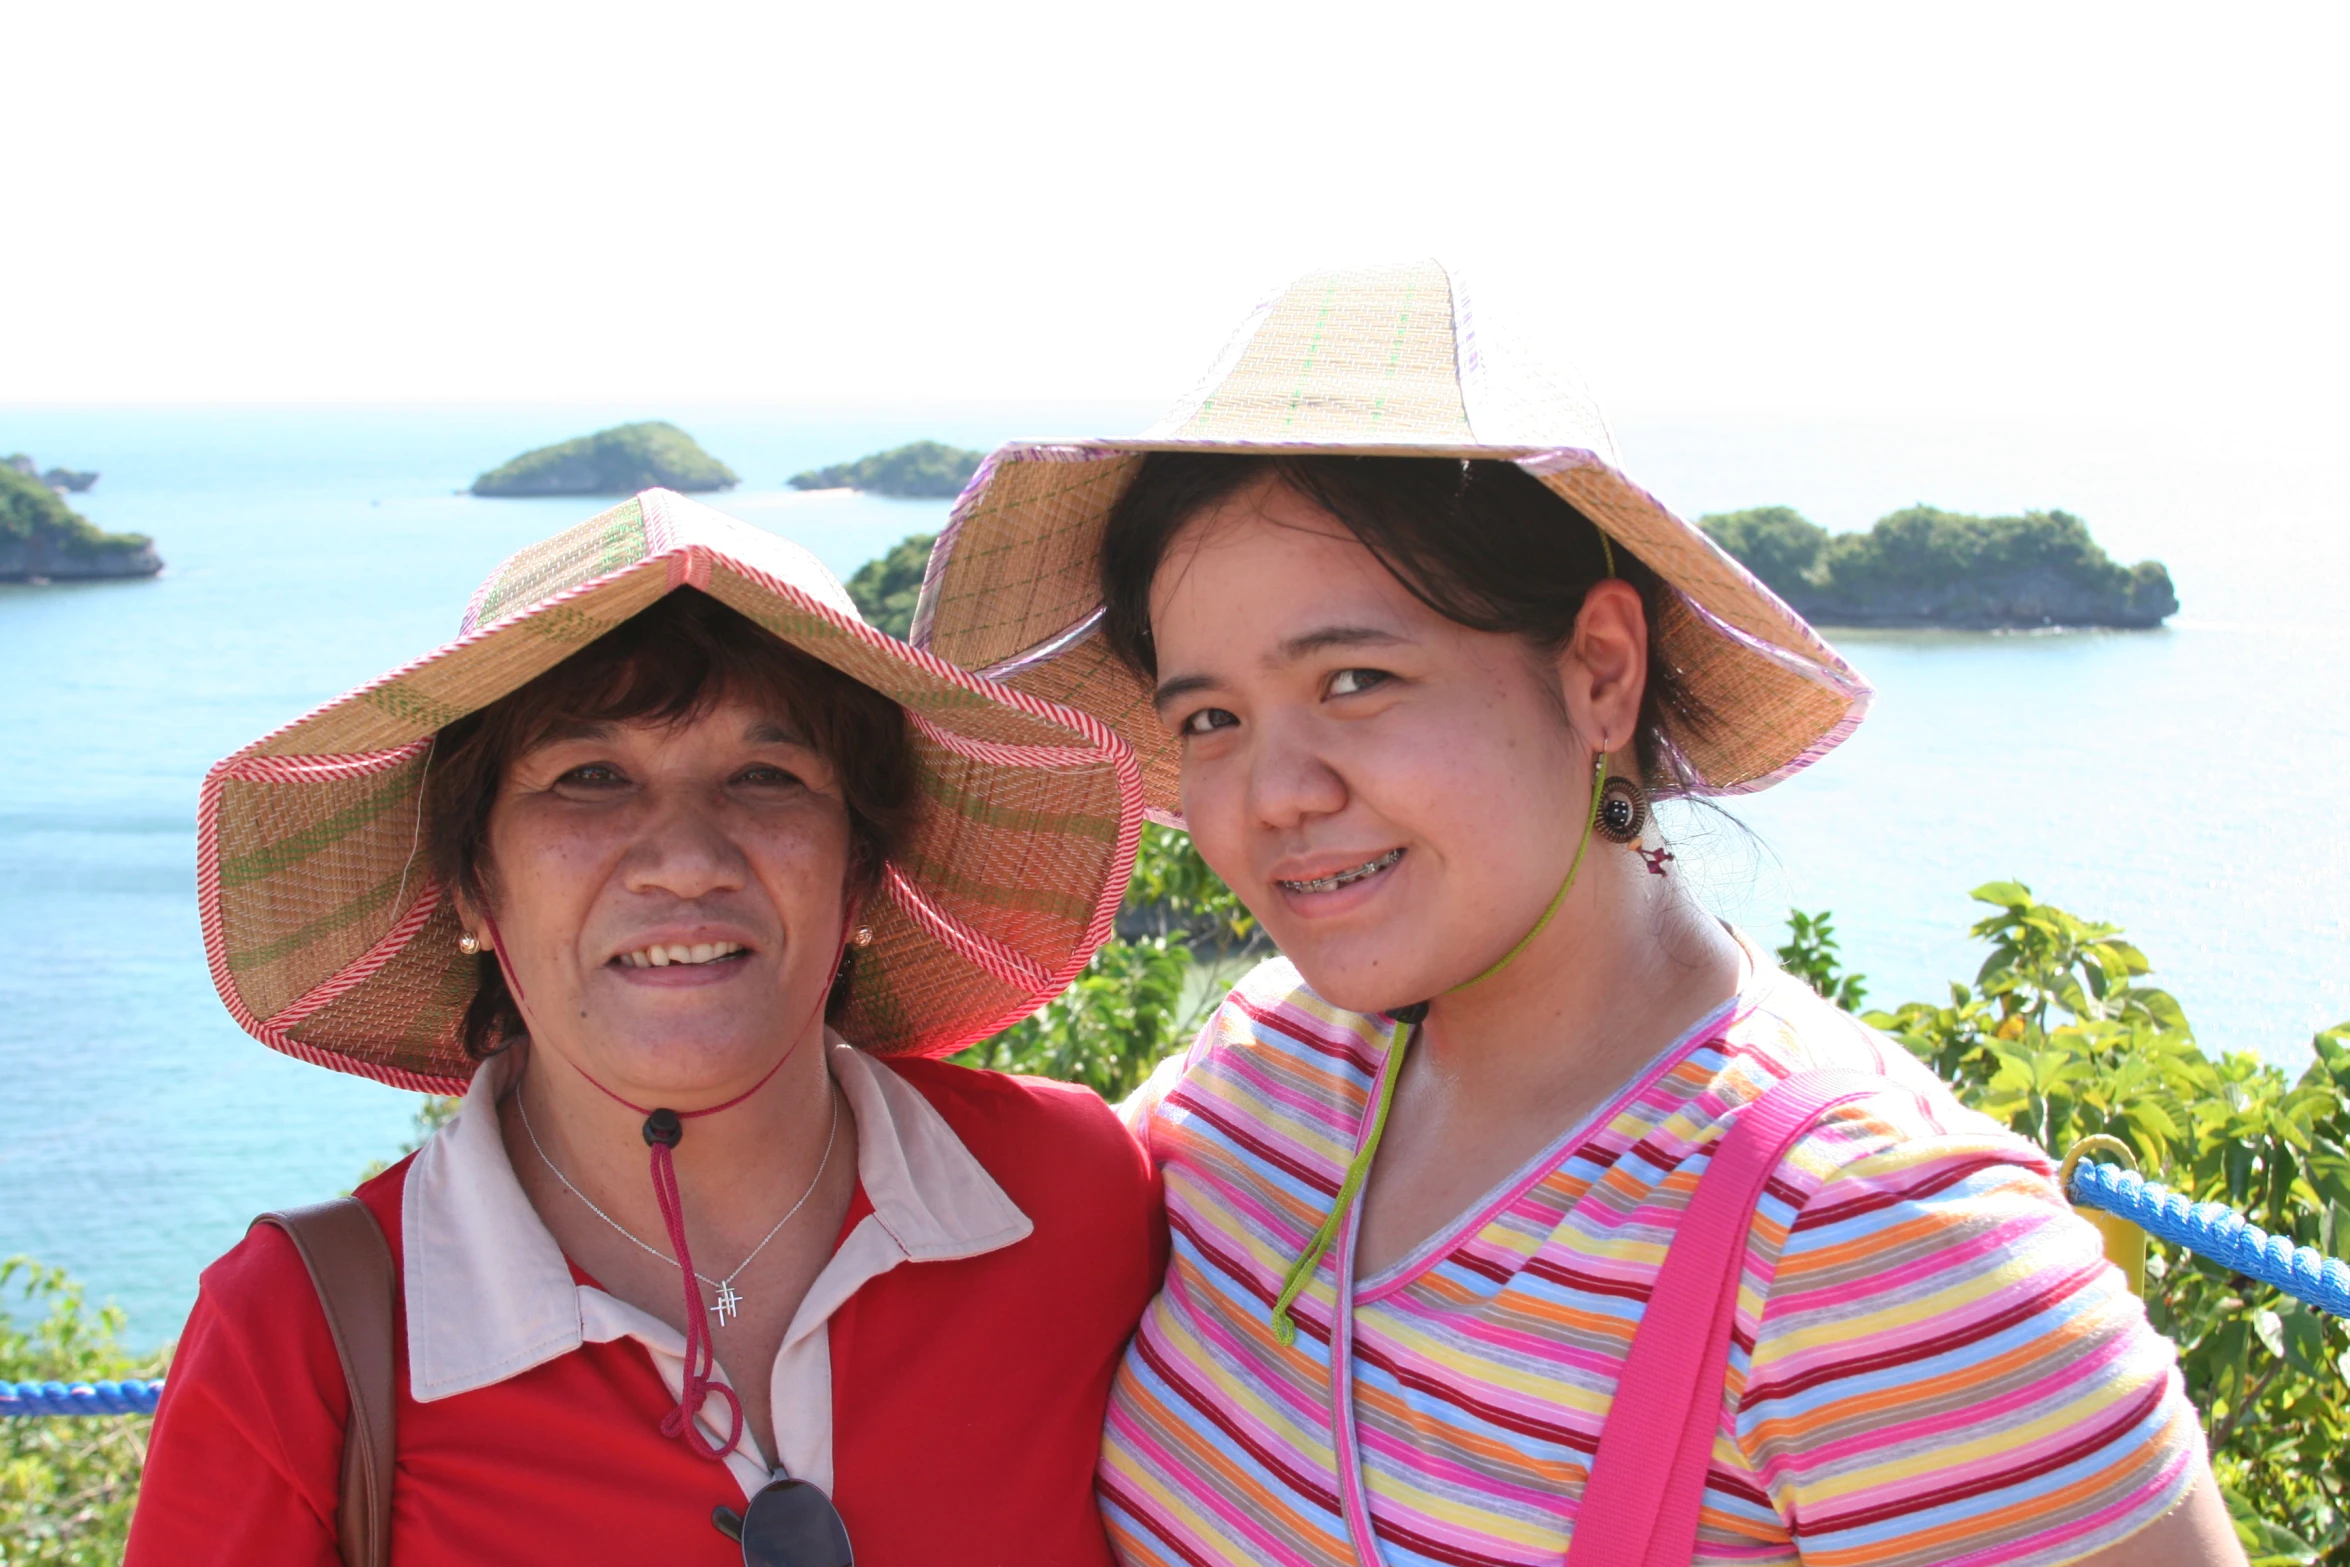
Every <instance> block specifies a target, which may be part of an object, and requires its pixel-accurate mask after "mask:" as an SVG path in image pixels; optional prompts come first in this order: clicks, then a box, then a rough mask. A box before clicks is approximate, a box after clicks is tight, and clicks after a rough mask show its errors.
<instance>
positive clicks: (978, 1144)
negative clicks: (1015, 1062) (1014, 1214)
mask: <svg viewBox="0 0 2350 1567" xmlns="http://www.w3.org/2000/svg"><path fill="white" fill-rule="evenodd" d="M875 1059H876V1061H877V1062H878V1064H880V1065H882V1066H884V1067H886V1068H887V1069H888V1070H889V1071H891V1072H893V1073H895V1074H896V1075H897V1076H898V1077H899V1078H900V1079H901V1080H903V1081H904V1082H905V1083H906V1085H907V1086H908V1087H910V1088H912V1089H913V1090H914V1091H915V1092H917V1093H919V1094H920V1095H921V1096H922V1098H923V1099H924V1101H925V1102H927V1103H928V1104H929V1105H930V1107H931V1108H932V1109H934V1110H936V1111H937V1112H938V1113H939V1116H940V1118H941V1119H943V1120H944V1121H945V1122H946V1123H947V1126H948V1127H949V1128H950V1129H951V1130H952V1131H953V1132H954V1134H955V1135H956V1136H957V1137H958V1138H960V1139H961V1140H962V1143H963V1146H964V1147H966V1148H968V1149H969V1150H970V1151H971V1154H972V1156H973V1157H974V1158H976V1159H977V1160H978V1161H979V1162H980V1163H981V1164H982V1165H983V1166H985V1167H986V1169H987V1172H988V1174H990V1175H992V1176H994V1177H995V1179H996V1181H997V1182H998V1184H1000V1185H1002V1186H1003V1187H1004V1188H1005V1190H1006V1192H1007V1193H1008V1194H1009V1195H1010V1196H1011V1197H1012V1199H1013V1201H1015V1202H1017V1203H1019V1204H1020V1206H1021V1207H1022V1208H1024V1209H1028V1208H1030V1205H1031V1200H1032V1198H1035V1197H1037V1196H1040V1195H1048V1194H1049V1196H1050V1198H1051V1200H1052V1201H1054V1202H1055V1203H1056V1204H1063V1203H1067V1202H1069V1201H1072V1200H1075V1201H1080V1202H1083V1203H1087V1204H1090V1205H1095V1206H1118V1205H1121V1204H1127V1203H1137V1202H1148V1201H1154V1200H1155V1199H1154V1198H1153V1197H1152V1195H1151V1183H1152V1177H1151V1171H1150V1166H1149V1162H1148V1160H1146V1159H1145V1158H1144V1156H1143V1152H1142V1149H1141V1146H1140V1145H1139V1144H1138V1143H1136V1142H1135V1140H1134V1137H1133V1135H1132V1134H1131V1133H1129V1132H1128V1131H1127V1130H1126V1128H1125V1126H1124V1125H1123V1124H1122V1123H1121V1122H1120V1121H1119V1120H1118V1117H1117V1115H1116V1113H1115V1112H1113V1111H1112V1110H1111V1109H1110V1107H1109V1106H1108V1105H1106V1104H1104V1103H1103V1102H1102V1099H1101V1096H1100V1095H1099V1094H1096V1093H1095V1092H1093V1090H1091V1089H1089V1088H1083V1087H1080V1086H1078V1085H1077V1084H1075V1083H1061V1082H1055V1081H1053V1080H1052V1079H1050V1078H1042V1077H1021V1076H1015V1075H1013V1074H1011V1073H1008V1072H989V1071H982V1070H978V1069H975V1068H972V1067H966V1066H956V1065H954V1064H952V1063H950V1062H946V1061H929V1060H922V1059H918V1058H909V1057H877V1058H875ZM1031 1211H1033V1210H1031Z"/></svg>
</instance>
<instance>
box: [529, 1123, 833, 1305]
mask: <svg viewBox="0 0 2350 1567" xmlns="http://www.w3.org/2000/svg"><path fill="white" fill-rule="evenodd" d="M826 1087H828V1088H830V1087H831V1081H830V1079H829V1078H828V1079H827V1080H826ZM829 1097H830V1098H831V1100H832V1129H831V1130H830V1131H828V1132H826V1133H825V1134H824V1157H823V1158H821V1159H819V1160H817V1161H816V1173H815V1175H813V1176H812V1177H810V1178H809V1181H808V1189H807V1190H806V1191H804V1192H802V1193H800V1200H799V1201H798V1202H795V1203H793V1204H792V1205H791V1212H790V1213H787V1214H785V1215H784V1216H783V1217H782V1218H780V1219H778V1220H776V1221H775V1228H774V1229H772V1230H769V1231H768V1232H767V1233H766V1234H765V1235H764V1236H762V1237H761V1238H760V1240H759V1244H758V1245H756V1246H753V1247H752V1248H751V1254H750V1255H749V1256H747V1257H745V1258H744V1259H743V1260H742V1261H741V1262H739V1263H737V1264H735V1269H734V1271H733V1272H732V1273H729V1274H728V1275H727V1276H726V1277H725V1278H723V1279H714V1278H712V1277H710V1275H708V1274H707V1273H704V1272H702V1271H701V1270H699V1269H696V1270H695V1271H694V1277H695V1278H697V1279H699V1280H701V1281H702V1282H703V1283H704V1284H707V1285H709V1286H710V1287H711V1288H712V1289H714V1290H716V1291H717V1292H718V1304H716V1305H715V1306H712V1307H710V1308H709V1310H710V1313H711V1315H713V1316H715V1317H716V1318H717V1319H718V1325H719V1326H720V1327H724V1326H726V1324H727V1322H728V1321H729V1320H730V1319H731V1318H733V1317H734V1316H736V1315H737V1314H738V1313H739V1312H740V1311H741V1309H742V1303H743V1297H742V1296H741V1295H740V1294H738V1293H737V1292H736V1290H735V1287H734V1281H735V1280H736V1279H739V1278H741V1277H742V1276H743V1270H744V1269H746V1268H748V1267H750V1265H751V1264H752V1263H754V1262H757V1261H758V1260H759V1253H761V1252H763V1251H765V1250H766V1249H767V1243H768V1242H769V1241H771V1240H773V1239H775V1237H776V1236H778V1235H781V1234H782V1233H783V1227H784V1226H785V1225H787V1224H789V1223H791V1221H792V1218H793V1216H794V1215H796V1214H797V1213H798V1212H799V1211H800V1210H801V1209H802V1208H805V1207H806V1206H808V1199H809V1198H811V1197H813V1196H815V1195H816V1187H817V1185H818V1183H819V1182H821V1181H822V1180H823V1179H824V1168H825V1166H826V1165H829V1164H830V1163H832V1144H833V1141H834V1139H836V1138H838V1137H839V1136H840V1091H839V1090H838V1089H833V1090H832V1093H831V1094H830V1096H829ZM514 1108H515V1110H516V1111H518V1112H519V1113H520V1114H521V1116H522V1133H523V1135H524V1136H525V1137H528V1138H529V1139H530V1147H531V1152H533V1153H535V1154H537V1155H538V1156H539V1163H541V1164H543V1165H545V1166H546V1167H547V1173H548V1174H549V1175H552V1176H553V1177H554V1178H555V1179H556V1180H558V1181H561V1182H562V1183H563V1189H564V1190H565V1191H567V1192H569V1193H570V1194H571V1195H572V1196H574V1197H576V1198H578V1199H579V1200H580V1201H581V1202H583V1203H585V1204H586V1205H587V1211H588V1212H590V1213H592V1214H594V1215H595V1216H596V1217H597V1218H599V1219H601V1220H603V1221H604V1222H605V1223H606V1224H609V1225H610V1226H612V1228H613V1229H615V1230H618V1231H619V1232H620V1234H621V1236H622V1238H623V1239H625V1240H626V1241H628V1243H629V1244H630V1245H632V1246H634V1247H635V1248H636V1249H637V1250H639V1251H641V1252H644V1253H646V1254H647V1255H648V1256H653V1257H658V1258H660V1259H661V1261H663V1262H666V1263H667V1264H669V1266H671V1267H672V1268H674V1267H676V1266H677V1259H676V1258H675V1257H672V1256H670V1255H669V1253H667V1252H665V1251H663V1250H661V1249H660V1248H659V1247H657V1246H648V1245H646V1244H645V1243H644V1242H643V1241H641V1240H639V1239H637V1236H636V1232H635V1231H633V1230H631V1229H630V1228H629V1227H628V1226H627V1225H625V1224H622V1223H621V1222H620V1221H619V1220H618V1219H615V1218H613V1217H612V1215H610V1214H608V1213H606V1212H605V1211H604V1210H603V1209H601V1208H599V1207H597V1206H596V1200H595V1199H594V1198H593V1197H590V1196H589V1195H588V1194H587V1193H585V1192H583V1191H581V1190H580V1189H579V1188H578V1187H576V1186H574V1185H572V1184H571V1177H570V1176H568V1175H565V1174H564V1173H563V1171H562V1170H561V1169H560V1168H558V1167H557V1165H556V1163H555V1161H554V1160H552V1159H550V1158H548V1157H547V1150H546V1149H545V1148H544V1147H543V1146H542V1145H541V1144H540V1142H539V1134H538V1129H537V1128H536V1127H533V1126H532V1125H531V1124H530V1106H529V1105H528V1104H527V1103H525V1102H524V1100H523V1096H522V1095H521V1094H519V1093H517V1094H516V1095H515V1096H514Z"/></svg>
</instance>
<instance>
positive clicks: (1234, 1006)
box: [1194, 958, 1395, 1075]
mask: <svg viewBox="0 0 2350 1567" xmlns="http://www.w3.org/2000/svg"><path fill="white" fill-rule="evenodd" d="M1394 1032H1395V1025H1394V1024H1393V1023H1392V1022H1390V1021H1389V1020H1388V1019H1386V1018H1384V1017H1379V1016H1374V1015H1369V1014H1365V1013H1361V1012H1349V1011H1348V1010H1347V1009H1346V1008H1344V1007H1341V1006H1334V1005H1332V1004H1331V1003H1330V1002H1328V1001H1325V1000H1323V999H1322V998H1321V997H1320V996H1319V995H1317V994H1315V992H1314V987H1313V986H1311V985H1309V984H1307V983H1306V982H1305V978H1304V976H1303V975H1301V974H1299V973H1298V971H1297V965H1296V964H1294V963H1292V962H1290V961H1289V959H1287V958H1268V959H1267V960H1265V961H1264V962H1262V963H1260V964H1258V965H1257V966H1256V967H1255V968H1253V969H1251V970H1249V971H1248V973H1247V974H1245V975H1243V976H1242V977H1241V981H1240V983H1239V984H1237V985H1234V986H1233V987H1232V989H1231V991H1230V993H1229V994H1227V995H1226V996H1225V998H1224V1002H1223V1005H1221V1006H1219V1007H1218V1008H1217V1009H1216V1015H1215V1017H1214V1018H1213V1019H1212V1020H1211V1021H1210V1025H1209V1029H1208V1031H1207V1033H1206V1034H1204V1035H1203V1036H1202V1040H1201V1046H1195V1047H1194V1054H1195V1055H1196V1054H1200V1053H1202V1047H1204V1048H1205V1050H1207V1051H1226V1050H1229V1051H1252V1052H1267V1051H1270V1052H1275V1053H1278V1054H1282V1055H1292V1056H1298V1057H1300V1058H1301V1059H1311V1060H1317V1061H1320V1062H1323V1063H1327V1064H1328V1066H1329V1067H1330V1068H1331V1069H1333V1070H1340V1071H1350V1072H1357V1073H1362V1074H1366V1075H1376V1073H1377V1072H1378V1070H1379V1062H1380V1060H1381V1059H1382V1058H1383V1057H1384V1055H1385V1053H1386V1050H1387V1045H1388V1041H1389V1039H1390V1038H1391V1037H1392V1036H1393V1034H1394Z"/></svg>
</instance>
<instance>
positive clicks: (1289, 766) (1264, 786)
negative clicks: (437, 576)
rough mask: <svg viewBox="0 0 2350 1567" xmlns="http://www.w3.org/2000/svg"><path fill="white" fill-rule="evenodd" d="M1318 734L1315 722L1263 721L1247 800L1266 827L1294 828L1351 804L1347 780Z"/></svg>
mask: <svg viewBox="0 0 2350 1567" xmlns="http://www.w3.org/2000/svg"><path fill="white" fill-rule="evenodd" d="M1314 738H1315V737H1314V726H1313V725H1311V724H1301V723H1288V722H1282V721H1280V720H1279V719H1274V720H1271V721H1268V722H1262V723H1260V724H1259V726H1258V729H1257V732H1256V735H1255V743H1254V744H1253V745H1252V746H1251V747H1250V748H1249V777H1248V803H1249V810H1250V812H1251V813H1252V814H1253V815H1254V816H1255V817H1256V819H1257V820H1258V821H1260V822H1262V823H1264V825H1266V826H1268V827H1274V828H1289V827H1295V826H1298V825H1300V824H1302V823H1304V822H1306V821H1309V820H1311V819H1313V818H1314V817H1317V816H1330V815H1335V814H1336V813H1337V812H1339V811H1342V810H1344V809H1345V808H1346V801H1347V793H1348V791H1347V787H1346V779H1345V777H1344V775H1342V774H1341V773H1340V772H1339V771H1338V769H1337V768H1336V767H1335V766H1333V765H1332V763H1331V759H1330V758H1329V757H1328V756H1327V755H1325V754H1324V752H1323V750H1322V748H1321V747H1320V746H1318V745H1316V744H1315V743H1314Z"/></svg>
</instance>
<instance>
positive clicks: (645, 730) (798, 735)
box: [523, 690, 809, 752]
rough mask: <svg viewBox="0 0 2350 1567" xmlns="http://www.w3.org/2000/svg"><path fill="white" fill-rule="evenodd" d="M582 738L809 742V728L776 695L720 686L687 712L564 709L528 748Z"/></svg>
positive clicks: (582, 739)
mask: <svg viewBox="0 0 2350 1567" xmlns="http://www.w3.org/2000/svg"><path fill="white" fill-rule="evenodd" d="M580 741H604V742H615V741H628V742H632V743H639V744H643V743H651V744H676V743H690V742H695V741H716V742H720V743H726V742H738V741H739V742H741V743H744V744H749V745H802V746H804V745H807V744H808V743H809V739H808V734H807V728H806V726H805V725H804V724H802V723H801V722H800V721H799V719H798V717H797V716H796V715H795V714H794V713H793V712H792V711H791V709H790V708H789V706H788V705H787V704H785V703H783V702H782V701H780V700H779V699H778V698H777V697H775V696H773V695H763V694H761V693H758V692H749V693H744V694H741V695H737V694H736V693H734V692H731V691H727V690H720V691H719V692H718V693H716V694H715V695H714V696H712V697H710V698H709V699H707V700H704V701H700V702H697V703H695V704H694V705H693V706H692V707H689V708H688V709H687V710H686V711H684V712H682V713H674V714H670V713H638V714H630V715H627V716H624V717H612V718H605V717H599V716H596V715H594V714H589V713H561V714H557V715H555V716H554V717H553V718H552V719H551V720H550V721H549V722H548V723H547V725H546V726H545V727H544V728H543V729H541V730H540V731H539V733H538V734H537V735H536V736H535V737H534V738H532V740H531V741H530V742H529V744H527V745H526V746H525V747H524V748H523V749H524V750H525V751H526V752H528V751H536V750H541V749H543V748H545V747H547V746H553V745H565V744H570V743H573V742H580Z"/></svg>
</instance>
